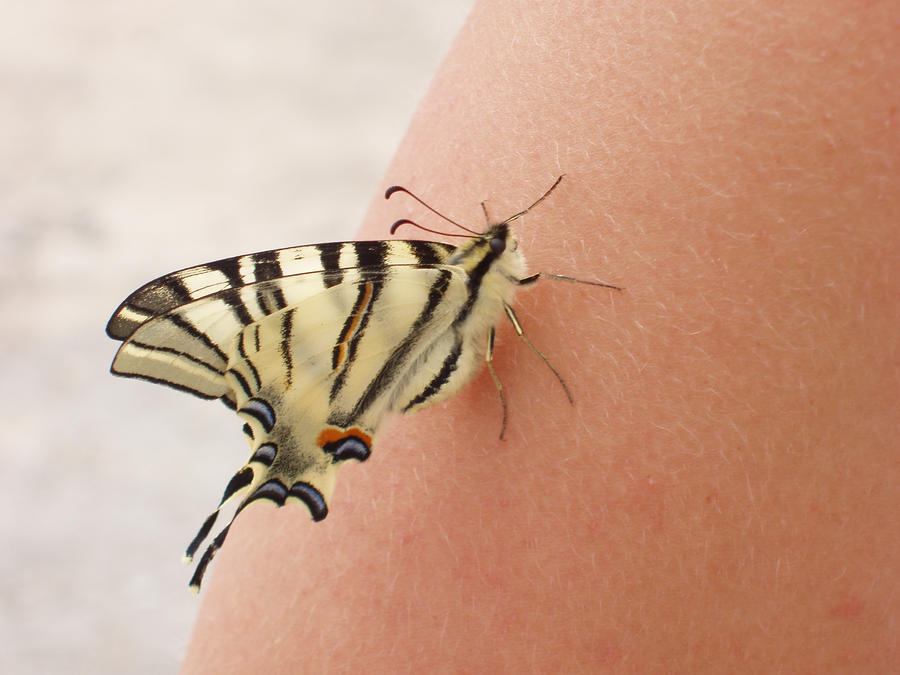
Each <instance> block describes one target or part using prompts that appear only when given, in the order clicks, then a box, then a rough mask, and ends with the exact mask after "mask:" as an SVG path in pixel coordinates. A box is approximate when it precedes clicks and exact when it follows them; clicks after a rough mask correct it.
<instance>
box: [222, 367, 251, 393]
mask: <svg viewBox="0 0 900 675" xmlns="http://www.w3.org/2000/svg"><path fill="white" fill-rule="evenodd" d="M226 372H227V373H228V374H229V375H231V376H232V377H233V378H234V381H235V382H237V383H238V386H239V387H240V388H241V390H243V392H244V394H245V395H246V396H247V397H248V398H249V397H250V396H253V390H252V389H250V385H249V384H248V383H247V379H246V378H245V377H244V376H243V375H241V374H240V373H239V372H238V371H236V370H235V369H234V368H229V369H228V370H227V371H226Z"/></svg>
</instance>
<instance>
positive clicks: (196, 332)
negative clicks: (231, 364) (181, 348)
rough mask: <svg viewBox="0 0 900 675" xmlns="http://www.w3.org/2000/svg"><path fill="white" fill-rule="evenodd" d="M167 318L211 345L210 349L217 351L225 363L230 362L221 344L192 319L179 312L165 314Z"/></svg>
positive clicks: (192, 335) (207, 344) (193, 336)
mask: <svg viewBox="0 0 900 675" xmlns="http://www.w3.org/2000/svg"><path fill="white" fill-rule="evenodd" d="M165 318H166V319H167V320H168V321H170V322H171V323H172V324H173V325H175V326H177V327H178V328H180V329H181V330H183V331H184V332H185V333H187V334H188V335H190V336H191V337H192V338H196V339H197V340H199V341H200V342H202V343H203V344H204V345H206V346H207V347H209V349H211V350H212V351H213V352H215V354H216V356H218V357H219V358H220V359H222V362H223V363H228V356H227V355H226V354H225V352H223V351H222V350H221V348H220V347H219V345H217V344H216V343H215V342H213V341H212V340H211V339H210V337H209V335H207V334H206V333H204V332H203V331H201V330H200V329H198V328H197V327H196V326H195V325H194V324H192V323H191V322H190V321H188V320H187V319H185V318H184V317H182V316H179V315H178V314H167V315H166V316H165Z"/></svg>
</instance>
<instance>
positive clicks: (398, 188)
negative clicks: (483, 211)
mask: <svg viewBox="0 0 900 675" xmlns="http://www.w3.org/2000/svg"><path fill="white" fill-rule="evenodd" d="M557 182H559V181H557ZM554 187H556V186H554ZM552 189H553V188H551V190H552ZM395 192H405V193H406V194H408V195H409V196H410V197H412V198H413V199H415V200H416V201H417V202H419V203H420V204H421V205H422V206H424V207H425V208H426V209H428V210H429V211H431V212H432V213H433V214H435V215H436V216H438V217H440V218H443V219H444V220H446V221H447V222H448V223H450V224H451V225H455V226H456V227H458V228H459V229H461V230H465V231H466V232H468V233H469V234H474V235H476V236H478V235H479V234H480V232H476V231H475V230H470V229H469V228H468V227H466V226H465V225H460V224H459V223H457V222H456V221H455V220H453V219H452V218H448V217H447V216H445V215H444V214H443V213H441V212H440V211H438V210H437V209H435V208H433V207H431V206H429V205H428V204H426V203H425V202H424V201H422V200H421V199H419V198H418V197H416V195H414V194H413V193H412V192H410V191H409V190H407V189H406V188H405V187H403V186H402V185H392V186H391V187H389V188H388V189H387V190H386V191H385V193H384V198H385V199H390V198H391V195H393V194H394V193H395ZM545 196H546V195H545ZM541 199H543V197H542V198H541ZM538 201H540V200H538ZM529 208H531V207H529ZM520 215H521V214H520ZM402 222H403V221H399V220H398V221H397V223H402ZM405 222H407V223H411V224H412V225H416V227H420V228H421V229H423V230H425V229H426V228H424V227H421V225H417V224H416V223H413V222H412V221H410V220H407V221H405ZM397 223H394V227H392V228H391V232H392V233H393V231H394V229H395V228H396V227H398V224H397ZM426 231H428V232H433V231H434V230H426ZM436 234H443V232H437V233H436ZM458 236H459V235H458Z"/></svg>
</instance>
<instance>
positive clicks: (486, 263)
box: [453, 249, 497, 326]
mask: <svg viewBox="0 0 900 675" xmlns="http://www.w3.org/2000/svg"><path fill="white" fill-rule="evenodd" d="M496 258H497V254H496V253H494V252H493V251H492V250H490V249H488V252H487V253H486V254H485V255H484V257H483V258H482V259H481V260H479V261H478V264H477V265H476V266H475V269H473V270H472V271H471V272H470V273H469V279H468V281H467V287H468V289H469V297H468V298H467V299H466V304H464V305H463V307H462V309H460V311H459V314H457V315H456V319H454V321H453V324H454V325H455V326H459V325H460V324H462V323H463V322H464V321H465V320H466V319H467V318H468V317H469V315H470V314H471V313H472V309H473V308H474V307H475V302H476V301H477V300H478V295H479V293H480V292H481V282H482V281H484V276H485V275H486V274H487V273H488V270H490V268H491V265H493V264H494V261H495V260H496Z"/></svg>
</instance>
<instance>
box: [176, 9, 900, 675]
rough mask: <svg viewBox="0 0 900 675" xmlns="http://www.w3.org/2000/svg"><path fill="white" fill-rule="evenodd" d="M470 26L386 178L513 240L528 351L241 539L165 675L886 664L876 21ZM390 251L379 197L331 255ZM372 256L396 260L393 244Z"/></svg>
mask: <svg viewBox="0 0 900 675" xmlns="http://www.w3.org/2000/svg"><path fill="white" fill-rule="evenodd" d="M810 9H811V6H808V5H807V6H801V7H798V8H792V7H790V6H784V5H783V3H775V2H774V1H773V0H764V1H763V2H757V3H753V4H752V5H748V4H747V3H730V2H724V3H722V2H719V3H704V2H700V3H698V2H676V3H674V4H673V3H671V2H649V3H648V2H644V3H629V2H612V3H566V2H541V3H521V2H512V1H510V0H504V1H501V0H484V1H482V2H477V3H476V5H475V8H474V10H473V13H472V15H471V17H470V18H469V21H468V22H467V24H466V26H465V27H464V28H463V30H462V32H461V34H460V35H459V37H458V38H457V41H456V43H455V45H454V47H453V48H452V50H451V52H450V54H449V55H448V57H447V60H446V62H445V64H444V65H443V67H442V68H441V70H440V71H439V72H438V74H437V75H436V78H435V80H434V82H433V84H432V87H431V89H430V91H429V93H428V95H427V96H426V98H425V100H424V101H423V102H422V105H421V107H420V109H419V111H418V112H417V114H416V116H415V118H414V119H413V121H412V123H411V125H410V128H409V131H408V134H407V136H406V138H405V140H404V141H403V143H402V144H401V146H400V148H399V149H398V152H397V156H396V158H395V160H394V162H393V164H392V165H391V167H390V169H389V170H388V172H387V175H386V177H385V180H384V184H383V186H382V190H383V189H384V188H385V187H387V186H388V185H391V184H394V183H399V184H402V185H405V186H406V187H408V188H410V189H411V190H412V191H414V192H415V193H416V194H418V195H419V196H421V197H422V198H423V199H425V200H426V201H427V202H428V203H429V204H431V205H433V206H434V207H435V208H437V209H438V210H440V211H442V212H444V213H447V214H448V215H449V216H451V217H452V218H454V219H456V220H458V221H460V222H462V223H463V224H465V225H467V226H469V227H473V228H476V229H480V228H481V227H482V226H483V223H484V215H483V213H482V210H481V206H480V203H481V202H482V201H486V205H487V209H488V211H489V213H490V215H491V218H492V220H494V221H497V220H502V219H503V218H505V217H507V216H509V215H511V214H513V213H515V212H517V211H519V210H521V209H522V208H523V207H525V206H527V205H528V204H530V203H532V202H533V201H534V200H535V199H536V198H537V197H539V196H540V195H541V194H543V192H545V191H546V189H547V188H548V187H549V186H550V185H551V184H552V183H553V181H554V180H555V179H556V177H557V176H559V175H560V174H563V173H564V174H566V178H565V179H564V180H563V181H562V183H561V184H560V185H559V187H558V188H557V189H556V190H555V191H554V192H553V194H552V195H551V196H550V197H549V198H548V199H546V200H545V201H544V202H542V203H541V204H540V205H539V206H538V207H537V208H536V209H535V210H534V211H533V212H531V213H529V214H528V215H526V216H524V217H523V218H521V219H520V220H519V221H517V222H516V223H515V224H514V226H515V230H516V232H517V236H518V237H519V241H520V245H521V246H522V247H523V251H524V253H525V256H526V259H527V260H528V263H529V271H530V272H532V273H533V272H539V271H543V272H550V273H556V274H565V275H571V276H575V277H578V278H581V279H595V280H600V281H604V282H609V283H613V284H619V285H621V286H624V287H625V290H624V291H622V292H616V291H613V290H609V289H605V288H596V287H590V286H584V285H581V284H571V283H564V282H557V281H552V280H540V281H538V282H537V283H536V284H534V285H532V286H530V287H528V288H527V289H523V290H522V291H521V292H520V293H519V295H518V296H517V299H516V303H515V306H516V309H517V312H518V315H519V318H520V319H521V321H522V324H523V327H524V329H525V331H526V332H527V334H528V336H529V338H530V339H531V340H532V341H533V342H534V343H535V344H536V345H537V346H538V347H539V348H540V349H541V350H542V351H543V352H544V353H545V354H546V355H547V356H548V358H549V359H550V360H551V362H552V363H553V364H554V366H555V367H556V368H557V369H558V370H559V371H560V372H561V374H562V376H563V377H564V378H565V379H566V382H567V384H568V386H569V387H570V389H571V390H572V393H573V396H574V399H575V404H574V406H571V405H569V403H568V401H567V400H566V398H565V395H564V393H563V392H562V390H561V388H560V387H559V385H558V383H557V382H556V381H555V379H554V377H553V375H552V373H550V372H549V370H548V369H547V368H546V366H544V365H543V364H542V363H541V362H540V360H539V359H538V358H536V357H535V355H534V354H533V353H532V352H531V350H529V349H528V348H527V346H526V345H524V344H523V343H522V342H521V341H520V340H519V339H518V338H517V337H516V335H515V332H514V331H513V330H512V327H511V326H510V325H509V324H508V322H505V321H504V322H503V323H501V326H500V328H499V330H498V338H497V345H496V349H495V356H494V363H495V367H496V370H497V374H498V376H499V377H500V379H501V380H502V382H503V386H504V389H505V392H506V396H507V400H508V402H509V412H510V416H509V426H508V428H507V432H506V439H505V440H503V441H500V440H498V438H497V435H498V432H499V426H500V405H499V400H498V397H497V392H496V390H495V388H494V386H493V383H492V381H491V378H490V376H489V374H488V373H487V371H482V373H481V374H480V375H479V376H478V377H477V378H476V379H475V381H474V382H473V383H472V384H471V386H469V387H468V388H467V389H466V390H465V391H464V392H462V393H461V394H460V395H458V396H456V397H454V398H453V399H452V400H450V401H449V402H447V403H446V404H441V405H438V406H435V407H433V408H430V409H428V410H425V411H422V412H420V413H417V414H416V415H413V416H409V417H404V418H402V419H394V420H391V421H390V422H389V423H388V424H387V425H386V426H385V428H384V429H382V430H381V433H380V434H379V436H378V437H377V440H376V443H375V446H374V452H373V455H372V457H371V458H370V459H369V460H368V461H367V462H366V463H365V464H363V465H349V466H347V467H345V468H344V469H343V470H342V471H341V475H340V478H339V480H338V486H337V489H336V491H335V494H334V497H333V498H332V501H331V515H330V516H329V517H328V518H327V519H326V520H325V521H323V522H322V523H318V524H314V523H312V522H311V521H310V519H309V514H308V513H307V511H306V510H305V509H304V508H303V507H301V506H293V507H289V508H283V509H277V510H276V509H274V508H272V507H270V506H268V505H266V504H256V505H254V506H252V507H250V508H248V509H247V510H246V511H245V512H243V513H242V514H241V516H240V518H238V519H237V520H236V521H235V524H234V526H233V527H232V528H231V533H230V535H229V539H228V542H227V544H226V546H225V547H224V548H223V550H222V551H221V552H220V553H219V555H218V556H217V558H216V561H215V563H214V564H213V566H212V567H211V568H210V571H209V574H208V577H207V579H206V582H205V584H204V588H203V592H202V594H201V603H202V604H201V608H200V614H199V617H198V622H197V626H196V629H195V632H194V635H193V637H192V641H191V644H190V646H189V648H188V652H187V656H186V660H185V663H184V668H183V670H184V672H186V673H192V672H367V673H396V672H430V673H436V672H441V673H443V672H448V673H458V672H471V673H481V672H485V673H488V672H547V673H553V672H556V673H562V672H570V673H574V672H605V671H607V670H608V671H612V672H615V671H629V672H733V671H735V670H739V671H741V670H742V671H745V672H750V671H752V672H846V671H856V672H888V671H889V670H890V668H891V666H892V665H895V664H896V663H898V662H900V649H898V641H897V639H896V636H897V634H898V622H900V607H898V603H900V593H898V578H900V570H898V562H897V561H898V559H900V516H898V514H900V508H898V507H900V487H898V486H900V463H898V461H897V442H896V440H895V436H896V428H897V419H898V418H900V411H898V396H897V387H898V365H900V361H898V351H897V326H898V325H900V311H898V302H897V289H898V287H900V279H898V276H900V275H898V271H897V270H898V268H900V255H898V237H897V221H898V217H900V176H898V152H897V148H898V147H900V138H898V131H897V129H898V126H897V124H898V118H897V111H898V103H900V101H898V99H900V97H898V93H897V83H898V82H900V54H898V51H900V50H898V42H897V40H896V21H895V20H896V16H895V12H896V5H895V4H894V3H890V2H870V3H859V2H850V1H847V2H840V1H827V2H824V3H817V4H816V5H815V9H814V15H811V14H810ZM406 217H409V218H412V219H413V220H416V221H417V222H421V223H423V224H425V225H429V224H431V225H436V226H438V227H440V226H443V225H444V223H441V222H440V221H436V220H435V219H434V216H432V215H430V214H428V212H427V211H425V210H424V209H422V208H421V207H420V206H418V205H416V204H415V203H414V202H413V201H412V200H402V199H400V198H399V196H395V197H394V198H392V199H391V200H390V201H389V202H386V201H384V199H383V198H381V197H380V196H379V197H377V198H376V199H375V201H374V202H373V205H372V208H371V209H370V211H369V214H368V216H367V218H366V221H365V223H364V224H363V227H362V229H361V232H360V238H365V239H370V238H371V239H382V238H385V237H386V232H387V228H388V226H389V225H390V223H392V222H394V221H395V220H397V219H398V218H406ZM420 234H421V233H419V232H413V231H404V230H402V229H401V231H400V232H398V236H400V237H403V236H407V237H411V238H417V237H419V236H420Z"/></svg>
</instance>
